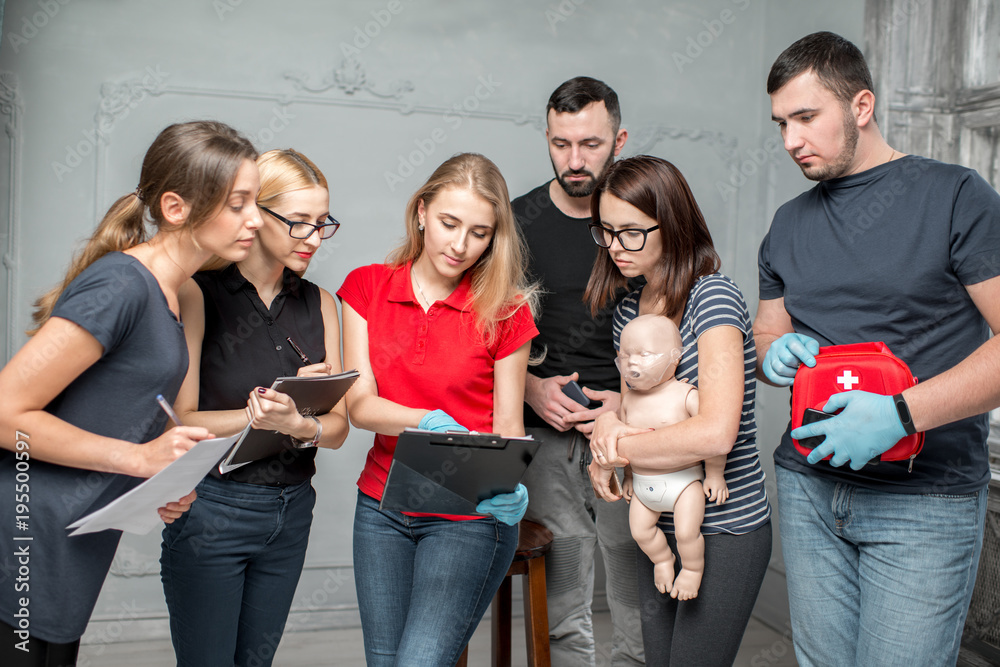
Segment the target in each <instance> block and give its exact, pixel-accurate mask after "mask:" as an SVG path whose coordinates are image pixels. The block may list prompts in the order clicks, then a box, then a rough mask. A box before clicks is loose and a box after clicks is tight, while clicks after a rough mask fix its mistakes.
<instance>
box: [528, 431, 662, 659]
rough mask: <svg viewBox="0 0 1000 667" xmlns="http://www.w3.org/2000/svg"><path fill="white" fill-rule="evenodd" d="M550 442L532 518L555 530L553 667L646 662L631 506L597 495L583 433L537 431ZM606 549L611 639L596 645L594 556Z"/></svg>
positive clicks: (548, 565) (532, 486) (533, 468)
mask: <svg viewBox="0 0 1000 667" xmlns="http://www.w3.org/2000/svg"><path fill="white" fill-rule="evenodd" d="M527 433H528V435H531V436H533V437H534V438H535V439H536V440H540V441H541V442H542V446H541V447H539V448H538V453H537V454H536V455H535V458H534V460H533V461H532V462H531V465H530V466H528V470H527V472H526V473H525V475H524V478H523V480H522V481H523V483H524V485H525V486H526V487H528V512H527V514H526V515H525V518H526V519H529V520H531V521H536V522H538V523H540V524H542V525H544V526H545V527H546V528H548V529H549V530H551V531H552V535H553V541H552V551H550V552H549V553H548V554H547V555H546V557H545V585H546V589H547V593H548V596H547V597H548V611H549V641H550V644H551V650H552V665H553V667H581V666H592V665H608V664H610V665H642V664H644V663H643V651H642V623H641V621H640V618H639V595H638V589H637V585H636V564H635V563H636V552H637V550H638V547H637V546H636V544H635V540H633V539H632V535H631V532H630V531H629V525H628V505H627V504H626V503H625V502H624V501H619V502H616V503H607V502H605V501H603V500H601V499H599V498H596V497H595V496H594V490H593V488H592V487H591V485H590V476H589V475H588V474H587V466H588V465H589V463H590V444H589V442H588V441H587V438H586V437H585V436H583V435H582V434H581V433H579V432H578V431H575V430H573V431H567V432H565V433H560V432H559V431H556V430H555V429H551V428H547V427H543V428H529V429H527ZM598 546H600V548H601V556H602V557H603V559H604V563H605V572H606V575H607V596H608V606H609V607H610V608H611V621H612V624H613V626H614V630H613V635H612V639H611V642H609V643H605V644H601V645H595V642H594V627H593V621H592V619H591V601H592V600H593V597H594V557H595V554H596V548H597V547H598Z"/></svg>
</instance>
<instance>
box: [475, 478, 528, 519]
mask: <svg viewBox="0 0 1000 667" xmlns="http://www.w3.org/2000/svg"><path fill="white" fill-rule="evenodd" d="M476 511H477V512H479V513H480V514H492V515H493V516H495V517H496V518H497V521H502V522H503V523H505V524H507V525H508V526H516V525H517V523H518V522H519V521H520V520H521V519H523V518H524V513H525V512H527V511H528V489H526V488H524V484H518V485H517V488H516V489H514V492H513V493H501V494H500V495H498V496H493V497H492V498H488V499H486V500H484V501H483V502H481V503H479V504H478V505H476Z"/></svg>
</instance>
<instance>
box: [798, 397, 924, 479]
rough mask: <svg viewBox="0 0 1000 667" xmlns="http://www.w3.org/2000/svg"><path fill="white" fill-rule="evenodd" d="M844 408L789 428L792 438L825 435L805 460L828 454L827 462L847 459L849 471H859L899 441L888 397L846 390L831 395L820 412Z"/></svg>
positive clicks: (900, 432)
mask: <svg viewBox="0 0 1000 667" xmlns="http://www.w3.org/2000/svg"><path fill="white" fill-rule="evenodd" d="M841 408H843V409H844V411H843V412H841V413H840V414H839V415H837V416H836V417H831V418H830V419H825V420H823V421H819V422H814V423H812V424H807V425H805V426H800V427H799V428H797V429H795V430H794V431H792V437H793V438H795V439H796V440H801V439H802V438H809V437H812V436H814V435H825V436H826V440H824V441H823V442H821V443H820V444H819V445H818V446H817V447H816V449H814V450H812V452H811V453H810V454H809V456H808V458H806V460H807V461H808V462H809V463H816V462H817V461H822V460H823V459H825V458H826V457H827V456H829V455H830V454H833V458H832V459H830V465H832V466H837V467H839V466H842V465H844V464H845V463H847V462H848V461H850V462H851V469H852V470H861V468H863V467H864V465H865V464H866V463H868V461H870V460H872V459H873V458H875V457H876V456H879V455H880V454H882V452H884V451H886V450H888V449H889V448H890V447H892V446H893V445H895V444H896V443H897V442H899V441H900V440H901V439H902V438H903V437H904V436H905V435H906V431H905V430H904V429H903V424H902V422H900V421H899V413H898V412H896V404H895V403H894V402H893V400H892V396H882V395H880V394H872V393H869V392H867V391H846V392H843V393H840V394H834V395H833V396H831V397H830V400H829V401H827V402H826V405H824V406H823V412H836V411H837V410H840V409H841Z"/></svg>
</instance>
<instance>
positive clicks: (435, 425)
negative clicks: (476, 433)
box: [417, 410, 469, 433]
mask: <svg viewBox="0 0 1000 667" xmlns="http://www.w3.org/2000/svg"><path fill="white" fill-rule="evenodd" d="M417 428H419V429H420V430H421V431H437V432H438V433H444V432H445V431H464V432H466V433H468V432H469V429H467V428H465V427H464V426H462V425H461V424H459V423H458V422H457V421H455V419H454V418H453V417H452V416H451V415H449V414H448V413H447V412H445V411H444V410H431V411H430V412H428V413H427V414H426V415H424V416H423V418H422V419H421V420H420V423H419V424H417Z"/></svg>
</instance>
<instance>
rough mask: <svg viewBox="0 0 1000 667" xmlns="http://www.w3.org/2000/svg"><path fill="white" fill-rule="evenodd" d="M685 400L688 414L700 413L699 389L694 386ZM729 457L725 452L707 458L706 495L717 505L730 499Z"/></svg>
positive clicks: (704, 485) (703, 485)
mask: <svg viewBox="0 0 1000 667" xmlns="http://www.w3.org/2000/svg"><path fill="white" fill-rule="evenodd" d="M684 401H685V403H684V404H685V406H686V407H687V411H688V415H690V416H691V417H694V416H695V415H696V414H698V390H697V389H695V388H694V387H692V388H691V391H689V392H688V393H687V396H686V397H685V399H684ZM727 458H728V457H727V456H726V455H725V454H720V455H719V456H713V457H711V458H709V459H706V460H705V483H704V484H702V487H703V488H704V490H705V497H706V498H708V499H709V500H711V501H713V502H714V503H715V504H716V505H721V504H722V503H724V502H726V500H728V499H729V487H727V486H726V478H725V476H724V474H723V473H724V472H725V470H726V459H727Z"/></svg>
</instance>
